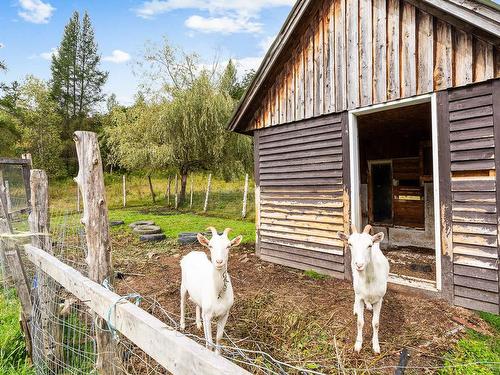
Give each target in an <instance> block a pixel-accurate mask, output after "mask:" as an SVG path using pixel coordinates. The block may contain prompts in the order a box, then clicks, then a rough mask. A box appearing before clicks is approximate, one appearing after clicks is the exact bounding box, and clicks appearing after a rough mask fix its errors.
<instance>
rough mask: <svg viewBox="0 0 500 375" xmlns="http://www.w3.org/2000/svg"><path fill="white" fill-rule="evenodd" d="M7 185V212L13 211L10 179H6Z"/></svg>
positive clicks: (5, 184) (5, 183)
mask: <svg viewBox="0 0 500 375" xmlns="http://www.w3.org/2000/svg"><path fill="white" fill-rule="evenodd" d="M4 186H5V201H6V202H7V214H9V215H10V214H11V213H12V200H11V199H10V184H9V181H7V180H5V181H4Z"/></svg>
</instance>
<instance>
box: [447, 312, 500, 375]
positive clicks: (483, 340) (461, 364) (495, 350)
mask: <svg viewBox="0 0 500 375" xmlns="http://www.w3.org/2000/svg"><path fill="white" fill-rule="evenodd" d="M479 316H480V317H481V318H482V319H484V320H485V321H486V322H487V323H488V324H489V325H490V326H491V327H492V330H493V331H494V333H493V335H492V336H489V335H484V334H481V333H478V332H475V331H473V330H467V333H466V336H465V337H463V338H462V339H460V340H459V341H458V342H457V344H456V346H455V347H454V348H453V350H452V351H451V352H449V353H447V354H446V356H445V358H444V369H442V370H441V371H440V372H439V373H440V374H442V375H444V374H456V375H490V374H491V375H494V374H500V317H499V316H498V315H494V314H489V313H484V312H481V313H479Z"/></svg>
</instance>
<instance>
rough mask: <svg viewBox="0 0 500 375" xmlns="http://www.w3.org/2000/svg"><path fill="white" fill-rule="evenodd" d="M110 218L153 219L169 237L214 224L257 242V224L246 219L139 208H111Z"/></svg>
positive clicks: (128, 222)
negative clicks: (156, 211)
mask: <svg viewBox="0 0 500 375" xmlns="http://www.w3.org/2000/svg"><path fill="white" fill-rule="evenodd" d="M109 218H110V220H123V221H124V222H125V224H126V225H128V224H130V223H132V222H134V221H139V220H153V221H154V222H155V224H156V225H158V226H160V227H161V229H162V230H163V232H164V233H165V234H166V235H167V237H170V238H177V236H178V235H179V233H181V232H204V231H205V229H206V228H207V227H208V226H213V227H215V228H217V230H219V231H221V230H223V229H224V228H227V227H229V228H232V229H233V232H232V235H234V236H236V235H239V234H241V235H243V243H253V242H255V224H254V223H253V222H249V221H246V220H231V219H225V218H220V217H212V216H204V215H196V214H191V213H175V212H172V211H169V212H166V213H165V214H164V215H159V214H155V213H147V212H140V211H138V210H137V209H126V210H124V209H121V210H111V211H110V212H109ZM113 228H120V227H113ZM127 228H128V227H127ZM115 230H123V229H115Z"/></svg>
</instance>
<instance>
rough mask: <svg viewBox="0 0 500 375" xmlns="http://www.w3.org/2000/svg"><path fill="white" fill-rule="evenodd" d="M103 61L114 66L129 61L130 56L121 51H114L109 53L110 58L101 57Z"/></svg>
mask: <svg viewBox="0 0 500 375" xmlns="http://www.w3.org/2000/svg"><path fill="white" fill-rule="evenodd" d="M103 60H104V61H109V62H112V63H115V64H121V63H124V62H126V61H128V60H130V55H129V54H128V53H127V52H125V51H122V50H119V49H115V50H113V52H111V55H110V56H105V57H103Z"/></svg>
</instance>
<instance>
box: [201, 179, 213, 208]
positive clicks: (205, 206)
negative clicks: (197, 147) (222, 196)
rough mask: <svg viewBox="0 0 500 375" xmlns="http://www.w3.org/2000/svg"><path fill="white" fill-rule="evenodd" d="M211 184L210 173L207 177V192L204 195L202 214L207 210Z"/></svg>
mask: <svg viewBox="0 0 500 375" xmlns="http://www.w3.org/2000/svg"><path fill="white" fill-rule="evenodd" d="M211 183H212V173H210V174H209V175H208V182H207V192H206V194H205V204H204V205H203V212H207V208H208V194H210V184H211Z"/></svg>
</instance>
